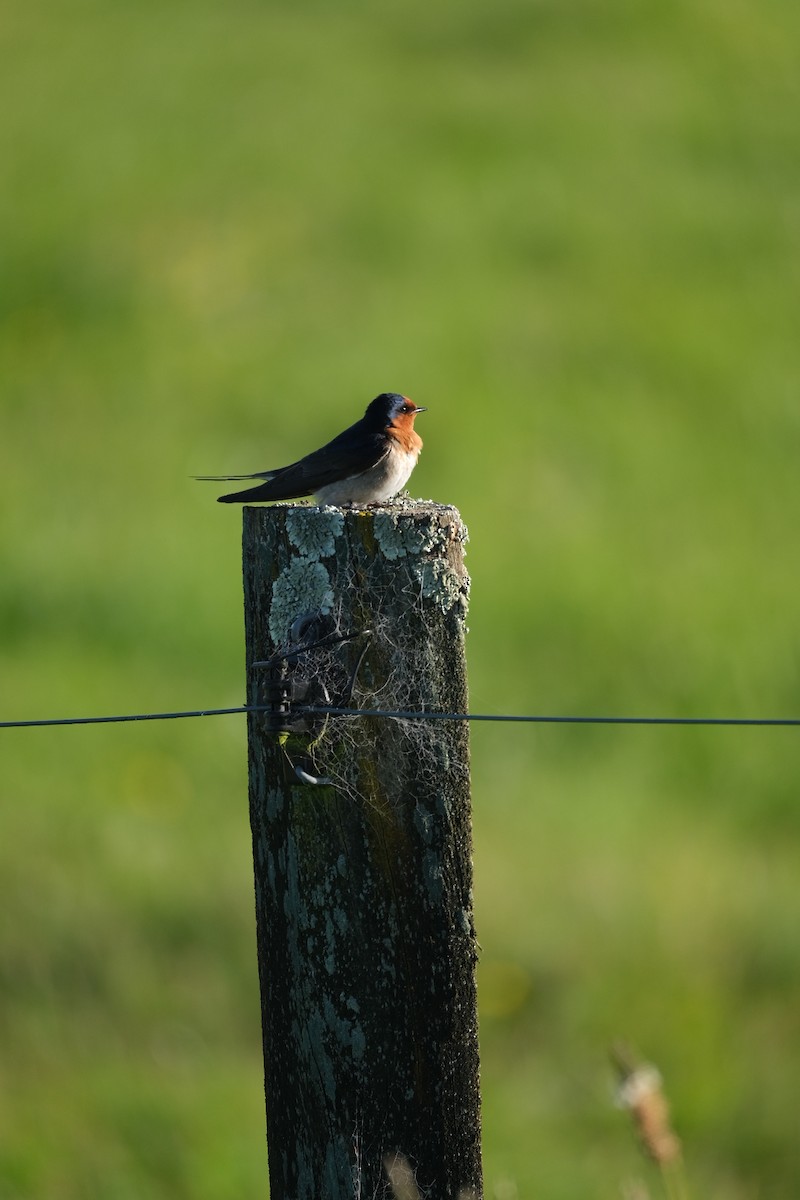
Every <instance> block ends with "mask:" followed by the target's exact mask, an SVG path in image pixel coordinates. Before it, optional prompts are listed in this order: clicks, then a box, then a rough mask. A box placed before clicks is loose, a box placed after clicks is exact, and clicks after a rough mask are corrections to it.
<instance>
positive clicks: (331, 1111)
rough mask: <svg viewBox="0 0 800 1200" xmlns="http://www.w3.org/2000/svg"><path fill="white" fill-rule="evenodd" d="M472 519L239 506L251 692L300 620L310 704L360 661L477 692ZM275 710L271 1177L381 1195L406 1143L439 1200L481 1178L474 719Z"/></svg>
mask: <svg viewBox="0 0 800 1200" xmlns="http://www.w3.org/2000/svg"><path fill="white" fill-rule="evenodd" d="M465 540H466V531H465V529H464V526H463V524H462V523H461V519H460V517H459V514H458V512H457V511H456V510H455V509H453V508H449V507H445V506H441V505H435V504H430V503H417V504H403V503H395V504H393V505H391V506H386V507H383V508H378V509H371V510H369V511H367V512H358V511H341V510H338V509H331V508H312V507H308V506H302V505H281V506H275V507H271V508H245V510H244V580H245V619H246V634H247V663H248V703H250V704H263V703H265V702H269V698H270V696H272V697H273V698H274V695H275V692H274V688H273V690H270V684H269V681H268V679H267V678H266V676H269V677H270V678H271V679H272V681H273V684H274V678H275V676H274V672H272V673H271V672H270V671H269V670H267V669H265V668H261V667H258V666H253V664H254V663H258V662H259V661H264V660H267V659H270V658H271V656H273V655H274V654H275V652H276V651H279V650H281V649H283V650H286V649H287V648H288V647H289V646H290V645H292V644H296V642H297V641H298V639H303V638H304V639H305V641H306V643H319V642H322V643H323V644H322V645H319V644H317V645H316V646H315V648H310V649H308V650H307V651H305V652H303V653H298V654H295V655H294V656H290V657H289V659H288V666H287V668H286V670H287V672H288V675H289V677H290V680H291V683H292V686H293V687H294V692H295V694H296V695H297V694H303V693H304V694H305V698H306V699H305V703H307V704H308V703H311V704H313V703H316V704H320V703H325V697H329V700H328V701H327V702H328V703H329V704H330V705H337V702H338V704H339V705H340V706H341V704H342V699H343V698H344V699H345V702H346V699H347V691H348V686H349V680H350V678H351V677H352V674H353V672H354V671H355V670H356V668H358V671H357V679H356V683H355V689H354V692H353V704H357V705H359V706H360V707H365V708H366V707H369V708H380V709H382V710H386V709H403V710H411V711H414V712H418V711H422V710H426V709H427V710H430V711H437V712H463V711H465V709H466V703H467V692H466V670H465V657H464V619H465V615H466V596H467V589H468V577H467V575H466V572H465V569H464V562H463V544H464V541H465ZM312 617H314V619H313V620H312V619H311V618H312ZM366 631H371V633H370V634H368V633H367V632H366ZM337 634H340V635H352V636H351V639H350V640H348V641H344V642H338V643H337V642H336V641H335V638H336V636H337ZM362 655H363V659H362V658H361V656H362ZM359 662H360V665H359ZM284 694H285V693H284ZM295 703H302V701H296V702H295ZM280 721H281V719H280V718H278V719H277V722H276V719H275V718H274V717H271V716H270V715H268V714H264V713H260V712H259V713H250V714H249V718H248V735H249V763H250V811H251V822H252V830H253V853H254V863H255V882H256V915H257V925H258V963H259V976H260V980H261V1001H262V1020H263V1034H264V1059H265V1080H266V1101H267V1138H268V1157H269V1177H270V1195H271V1198H272V1200H358V1198H364V1200H367V1198H369V1200H372V1197H381V1196H389V1195H390V1194H391V1193H390V1191H389V1188H388V1185H387V1182H386V1174H385V1171H384V1168H383V1161H384V1158H385V1157H386V1156H392V1155H394V1154H395V1153H400V1154H402V1155H403V1156H405V1158H406V1159H407V1160H408V1163H409V1164H410V1165H411V1168H412V1169H413V1171H414V1173H415V1177H416V1180H417V1186H418V1187H419V1189H420V1191H421V1193H422V1194H423V1195H424V1196H425V1197H427V1198H429V1200H456V1197H458V1196H459V1194H462V1195H467V1196H470V1197H471V1196H475V1197H479V1196H480V1195H481V1194H482V1191H481V1162H480V1106H479V1091H478V1034H477V1009H476V999H475V977H474V971H475V961H476V941H475V931H474V927H473V920H472V893H471V884H472V861H471V850H472V837H471V815H470V800H469V743H468V730H467V725H466V722H463V721H461V722H459V721H424V720H396V719H388V718H383V717H342V716H331V717H328V718H327V721H325V720H324V718H317V722H316V724H315V725H314V727H313V728H312V729H311V730H310V731H308V732H305V733H303V732H291V733H289V734H283V735H281V734H276V733H275V732H274V730H275V727H276V723H277V724H278V725H280ZM301 777H302V779H304V780H305V782H302V781H301ZM321 777H325V778H324V780H323V781H322V783H320V782H319V780H320V778H321ZM309 779H316V780H317V781H318V782H317V783H316V785H315V784H311V783H309V782H308V780H309Z"/></svg>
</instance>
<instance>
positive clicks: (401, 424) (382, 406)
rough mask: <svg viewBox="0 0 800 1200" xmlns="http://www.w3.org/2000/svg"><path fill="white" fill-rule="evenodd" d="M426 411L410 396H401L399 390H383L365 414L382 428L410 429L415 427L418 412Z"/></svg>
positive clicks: (367, 418)
mask: <svg viewBox="0 0 800 1200" xmlns="http://www.w3.org/2000/svg"><path fill="white" fill-rule="evenodd" d="M425 411H426V409H424V408H421V407H420V406H419V405H418V404H415V403H414V401H413V400H409V398H408V396H401V395H400V393H399V392H381V394H380V396H376V397H375V399H374V400H373V401H372V403H371V404H370V405H369V407H368V408H367V411H366V412H365V414H364V416H365V418H366V420H368V421H370V422H372V421H374V423H375V424H376V425H377V426H378V427H379V428H381V429H390V428H391V429H402V430H410V429H413V428H414V418H415V417H416V415H417V413H421V412H425Z"/></svg>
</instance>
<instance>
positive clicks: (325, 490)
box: [198, 392, 426, 505]
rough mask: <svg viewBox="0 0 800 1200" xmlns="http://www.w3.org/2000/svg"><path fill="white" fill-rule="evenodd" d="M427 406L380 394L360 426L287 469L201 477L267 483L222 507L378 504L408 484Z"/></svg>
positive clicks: (236, 494) (230, 498)
mask: <svg viewBox="0 0 800 1200" xmlns="http://www.w3.org/2000/svg"><path fill="white" fill-rule="evenodd" d="M425 411H426V410H425V409H424V408H420V407H419V405H417V404H414V403H413V401H411V400H409V398H408V396H401V395H400V394H399V393H398V392H381V394H380V396H376V397H375V399H374V400H373V401H372V403H371V404H370V405H369V407H368V408H367V411H366V412H365V413H364V416H363V417H362V418H361V420H360V421H356V423H355V425H351V426H350V427H349V429H345V430H344V432H343V433H340V434H339V435H338V437H335V438H334V439H333V441H331V442H328V444H327V445H326V446H322V447H321V449H319V450H314V451H313V453H311V454H307V455H306V457H305V458H301V459H299V461H298V462H295V463H291V464H290V465H289V466H288V467H278V469H277V470H275V471H256V472H255V474H253V475H199V476H198V479H212V480H216V481H220V480H227V479H263V480H265V481H266V482H265V483H261V484H259V485H258V486H257V487H251V488H246V489H245V491H243V492H231V493H230V494H229V495H227V496H220V497H219V500H220V502H221V503H223V504H239V503H245V502H247V501H249V500H291V499H294V498H297V497H300V496H310V495H312V494H313V495H315V496H316V497H317V498H318V500H319V501H320V502H321V503H322V504H334V505H343V504H378V503H380V502H381V501H383V500H388V499H389V498H390V497H391V496H394V495H396V493H397V492H399V491H400V490H401V489H402V488H403V487H405V485H406V483H407V482H408V480H409V477H410V475H411V472H412V471H413V470H414V467H415V466H416V465H417V459H418V458H419V452H420V450H421V449H422V438H421V437H420V436H419V434H418V433H416V432H415V431H414V418H415V417H416V415H417V413H421V412H425Z"/></svg>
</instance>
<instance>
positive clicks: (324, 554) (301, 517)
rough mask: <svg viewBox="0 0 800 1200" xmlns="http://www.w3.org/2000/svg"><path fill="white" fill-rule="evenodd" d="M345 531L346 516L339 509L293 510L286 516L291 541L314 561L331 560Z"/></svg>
mask: <svg viewBox="0 0 800 1200" xmlns="http://www.w3.org/2000/svg"><path fill="white" fill-rule="evenodd" d="M343 529H344V514H343V513H342V511H341V509H338V508H331V507H324V508H293V509H291V510H290V511H289V512H287V514H286V532H287V534H288V536H289V541H290V542H291V543H292V545H293V546H295V547H296V548H297V549H298V550H299V551H300V553H301V554H302V555H303V557H304V558H308V559H311V560H312V561H317V560H319V559H320V558H330V556H331V555H332V554H333V553H334V551H335V549H336V539H337V538H338V537H340V536H341V533H342V530H343Z"/></svg>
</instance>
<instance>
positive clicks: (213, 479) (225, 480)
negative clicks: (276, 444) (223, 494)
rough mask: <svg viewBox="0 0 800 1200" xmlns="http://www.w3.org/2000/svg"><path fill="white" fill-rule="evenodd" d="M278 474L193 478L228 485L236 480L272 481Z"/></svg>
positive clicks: (259, 472)
mask: <svg viewBox="0 0 800 1200" xmlns="http://www.w3.org/2000/svg"><path fill="white" fill-rule="evenodd" d="M277 474H278V472H277V471H256V472H255V474H254V475H193V476H192V478H193V479H199V480H202V481H205V482H211V483H228V482H229V481H232V480H234V479H272V478H274V476H275V475H277Z"/></svg>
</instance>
